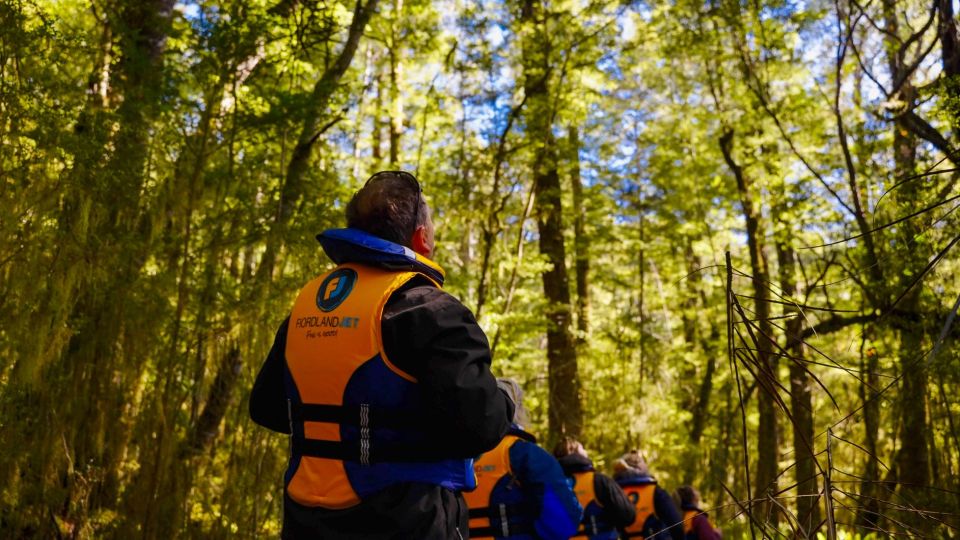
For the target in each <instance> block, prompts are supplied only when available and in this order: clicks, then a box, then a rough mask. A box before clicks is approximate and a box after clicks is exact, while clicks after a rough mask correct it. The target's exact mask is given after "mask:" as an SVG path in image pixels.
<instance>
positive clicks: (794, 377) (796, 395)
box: [777, 231, 820, 538]
mask: <svg viewBox="0 0 960 540" xmlns="http://www.w3.org/2000/svg"><path fill="white" fill-rule="evenodd" d="M782 232H784V233H786V232H787V231H782ZM786 236H787V235H786V234H784V235H782V237H786ZM777 260H778V262H779V266H780V288H781V289H782V290H783V294H784V296H786V297H788V298H790V299H792V300H794V301H796V302H797V303H798V304H799V303H801V302H800V298H801V291H800V287H798V286H797V279H796V275H797V274H796V272H797V268H796V267H797V254H796V252H795V251H794V249H793V246H791V245H790V243H789V240H781V241H779V242H778V243H777ZM783 314H784V316H788V317H789V318H788V319H787V320H786V337H787V341H786V343H787V346H786V347H785V348H786V350H787V352H788V353H789V354H790V355H791V356H792V357H793V358H791V359H790V361H789V364H790V414H791V416H793V455H794V459H795V465H794V476H795V478H796V484H797V521H798V522H799V525H800V527H801V530H800V531H798V533H799V535H800V536H799V537H801V538H810V537H813V536H814V531H815V530H816V528H817V527H818V526H819V524H820V506H819V504H818V502H819V501H818V499H817V493H818V488H817V468H816V461H815V460H816V457H815V454H816V452H814V447H813V443H814V439H813V399H812V394H811V389H810V385H811V384H813V382H812V381H811V379H810V375H809V374H808V373H807V370H806V366H805V365H804V362H805V361H806V358H805V354H806V351H805V347H804V344H803V339H802V338H801V337H800V336H801V334H802V333H803V320H804V319H803V316H802V315H801V314H800V308H798V307H797V306H796V305H793V304H789V303H785V304H784V306H783Z"/></svg>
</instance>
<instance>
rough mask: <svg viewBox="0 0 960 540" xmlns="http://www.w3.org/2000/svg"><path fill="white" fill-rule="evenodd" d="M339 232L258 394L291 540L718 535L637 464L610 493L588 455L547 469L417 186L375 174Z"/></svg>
mask: <svg viewBox="0 0 960 540" xmlns="http://www.w3.org/2000/svg"><path fill="white" fill-rule="evenodd" d="M344 217H345V218H346V225H347V226H346V228H342V229H336V228H335V229H327V230H325V231H323V232H321V233H320V234H319V235H317V240H318V241H319V242H320V245H321V247H322V248H323V251H324V252H325V253H326V255H327V257H328V258H329V259H330V260H331V261H332V262H333V263H335V264H336V267H334V268H332V269H330V270H328V271H326V272H324V273H322V274H320V275H318V276H317V277H315V278H314V279H312V280H310V281H309V282H307V284H306V285H304V287H303V288H302V289H301V290H300V293H299V294H298V295H297V297H296V300H295V301H294V303H293V307H292V308H291V310H290V312H289V315H288V316H287V317H286V318H285V319H284V320H283V322H282V323H280V326H279V328H278V329H277V333H276V337H275V338H274V342H273V346H272V347H271V349H270V351H269V353H268V354H267V357H266V358H265V359H264V362H263V366H262V367H261V368H260V372H259V373H258V374H257V378H256V380H255V381H254V384H253V388H252V389H251V392H250V402H249V405H250V418H251V419H252V420H253V421H254V422H256V423H257V424H259V425H261V426H263V427H265V428H267V429H269V430H271V431H274V432H277V433H282V434H284V435H286V436H287V437H288V439H289V446H288V451H287V470H286V474H284V477H283V521H282V523H281V530H280V537H281V538H282V539H284V540H317V539H324V540H326V539H333V540H464V538H465V537H467V536H468V535H470V536H472V537H473V538H503V539H509V540H520V539H535V538H540V539H545V540H553V539H560V538H563V539H566V538H590V539H612V538H616V537H617V536H620V537H626V538H661V539H666V538H673V539H679V538H683V536H684V534H686V535H687V537H688V538H693V539H704V538H706V539H715V538H717V537H718V535H717V534H716V532H715V531H714V530H713V528H712V527H711V526H710V525H709V522H708V520H707V518H706V515H705V514H704V513H703V512H701V511H700V510H699V508H698V507H697V501H696V497H695V496H694V495H695V492H694V491H692V490H686V491H685V490H681V491H680V494H681V496H684V494H687V495H686V496H687V498H686V499H684V501H686V502H682V505H681V508H682V509H683V510H684V516H683V518H682V519H681V517H680V515H679V512H678V511H677V510H676V507H675V505H674V504H673V502H672V501H671V500H670V497H669V496H668V495H667V493H666V492H665V491H664V490H663V489H661V488H660V487H658V486H657V485H656V481H655V480H654V479H653V478H652V477H651V476H650V473H649V470H647V467H646V464H645V463H643V460H642V459H641V458H640V455H639V454H637V453H635V452H633V453H630V454H627V455H625V456H624V457H623V459H621V460H620V461H618V462H617V468H616V471H615V473H614V477H613V479H610V478H609V477H607V476H605V475H604V474H602V473H600V472H598V471H596V470H594V468H593V464H592V463H591V462H590V459H589V457H588V456H587V453H586V451H585V450H584V449H583V446H582V445H580V443H578V442H577V441H574V440H569V439H567V440H564V441H561V443H560V445H558V446H557V448H556V449H555V452H554V455H553V456H551V455H550V454H549V453H547V452H546V451H545V450H543V449H542V448H541V447H539V446H537V444H536V439H535V438H534V437H533V436H532V435H530V434H529V433H526V432H525V431H523V426H524V425H526V423H527V421H526V415H525V413H524V410H523V394H522V392H521V391H520V387H519V386H518V385H517V384H516V382H514V381H510V380H500V381H498V380H497V379H496V378H495V377H494V376H493V373H492V372H491V362H492V358H491V356H492V355H491V351H490V345H489V342H488V341H487V338H486V335H485V334H484V333H483V330H482V329H481V328H480V325H479V324H478V323H477V320H476V318H475V317H474V316H473V313H471V312H470V310H469V309H468V308H467V307H466V306H464V305H463V303H462V302H460V300H459V299H457V298H456V297H455V296H453V295H451V294H449V293H447V292H445V291H444V290H443V285H444V281H445V277H446V274H445V272H444V270H443V268H442V267H441V266H440V265H438V264H437V263H436V262H434V261H433V260H432V258H431V257H432V256H433V252H434V249H435V248H436V241H435V229H434V224H433V218H432V213H431V210H430V207H429V206H428V205H427V203H426V200H425V198H424V194H423V189H422V187H421V185H420V182H419V181H418V180H417V178H416V177H415V176H414V175H412V174H410V173H409V172H406V171H380V172H377V173H375V174H374V175H372V176H371V177H370V178H369V179H368V180H367V181H366V183H364V185H363V187H362V188H361V189H360V190H358V191H357V192H356V193H354V195H353V197H352V198H351V199H350V201H349V202H348V203H347V205H346V211H345V216H344ZM478 456H479V458H478ZM711 535H712V536H711Z"/></svg>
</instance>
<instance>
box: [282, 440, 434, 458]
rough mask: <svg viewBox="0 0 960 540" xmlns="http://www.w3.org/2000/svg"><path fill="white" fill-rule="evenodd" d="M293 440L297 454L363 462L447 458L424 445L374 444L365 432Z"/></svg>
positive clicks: (294, 450) (292, 443)
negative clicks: (354, 435)
mask: <svg viewBox="0 0 960 540" xmlns="http://www.w3.org/2000/svg"><path fill="white" fill-rule="evenodd" d="M290 442H291V445H292V447H293V448H292V449H293V452H294V454H298V455H301V456H308V457H317V458H326V459H336V460H340V461H356V462H359V463H363V464H364V465H368V464H370V463H391V462H392V463H396V462H406V463H420V462H433V461H438V460H441V459H444V456H440V455H435V453H433V452H429V451H428V450H425V449H424V447H423V445H413V444H403V443H386V442H381V443H377V444H376V446H371V445H370V439H369V437H363V436H362V435H361V438H360V440H357V441H325V440H320V439H307V438H305V437H301V436H299V435H293V436H291V437H290Z"/></svg>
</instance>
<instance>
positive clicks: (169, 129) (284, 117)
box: [0, 0, 960, 539]
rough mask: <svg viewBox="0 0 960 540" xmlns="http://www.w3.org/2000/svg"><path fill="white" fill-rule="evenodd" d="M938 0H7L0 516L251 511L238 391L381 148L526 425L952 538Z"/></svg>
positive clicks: (1, 64) (953, 348)
mask: <svg viewBox="0 0 960 540" xmlns="http://www.w3.org/2000/svg"><path fill="white" fill-rule="evenodd" d="M958 9H960V5H958V4H957V2H954V1H953V0H674V1H661V0H511V1H509V2H499V1H498V0H437V1H427V0H323V1H318V0H0V186H2V188H0V537H3V538H72V539H86V538H143V539H157V538H164V539H165V538H175V537H180V538H255V537H256V538H276V537H277V536H278V533H279V528H280V523H281V517H280V515H281V509H282V488H283V470H284V468H285V465H286V459H287V454H288V442H287V439H286V438H285V437H283V436H281V435H278V434H275V433H272V432H269V431H268V430H265V429H262V428H260V427H258V426H256V425H255V424H254V423H253V422H252V421H251V420H250V418H249V415H248V409H247V401H248V397H249V394H250V388H251V386H252V384H253V380H254V378H255V377H256V374H257V372H258V370H259V368H260V366H261V365H262V363H263V359H264V357H265V356H266V354H267V352H268V350H269V348H270V346H271V343H272V342H273V338H274V333H275V332H276V330H277V327H278V326H279V325H280V323H281V322H282V321H283V320H284V318H285V317H286V316H287V314H288V313H289V311H290V307H291V305H292V302H293V300H294V298H295V297H296V294H297V292H298V290H299V288H300V287H301V286H302V285H303V284H304V283H306V282H307V281H308V280H310V279H312V278H313V277H315V276H317V275H319V274H320V273H322V272H324V271H326V270H327V269H329V268H331V266H332V263H331V262H330V261H329V260H327V259H326V257H325V256H324V255H323V252H322V251H321V250H320V248H319V246H318V244H317V242H316V240H315V239H314V236H315V235H316V234H317V233H319V232H320V231H322V230H324V229H326V228H330V227H341V226H344V217H343V216H344V207H345V205H346V202H347V201H348V200H349V198H350V196H351V195H352V194H353V193H354V192H355V191H356V190H357V189H359V187H360V186H361V185H362V184H363V182H364V180H365V179H366V178H367V177H368V176H370V175H371V174H372V173H373V172H376V171H378V170H382V169H402V170H406V171H409V172H412V173H415V174H416V175H417V177H418V178H419V181H420V183H421V185H422V186H423V196H424V198H425V199H426V200H427V202H428V203H429V204H430V206H431V207H432V209H433V211H434V221H435V222H436V224H437V231H436V235H437V236H436V240H437V254H436V257H435V260H436V262H437V263H438V264H440V265H441V266H442V267H443V268H444V269H445V270H446V273H447V280H446V285H445V289H446V290H447V291H448V292H450V293H451V294H453V295H455V296H456V297H458V298H459V299H460V300H461V301H462V302H463V303H464V304H465V305H467V306H468V307H469V308H470V309H471V310H472V311H473V312H474V313H475V315H476V316H477V319H478V320H479V322H480V324H481V326H482V327H483V328H484V330H485V332H486V334H487V337H488V339H489V342H490V346H491V349H492V351H493V370H494V373H495V374H497V375H502V376H509V377H513V378H515V379H516V380H517V381H519V382H520V384H521V385H522V387H523V389H524V390H525V392H526V394H527V398H526V405H527V407H528V408H529V410H530V412H531V425H530V426H528V429H529V431H531V432H532V433H534V434H536V435H537V436H538V437H539V438H540V439H541V441H543V444H544V445H545V447H547V448H549V447H550V444H552V443H553V442H555V441H557V440H558V438H559V437H561V436H563V435H569V436H575V437H578V438H579V439H580V440H581V441H583V443H584V445H585V446H586V448H587V449H588V450H589V452H590V453H591V456H592V457H593V459H594V460H595V462H596V464H597V468H598V470H608V469H609V467H610V466H611V464H612V462H613V460H614V459H615V458H616V457H617V456H619V455H621V454H622V453H623V452H625V451H627V450H630V449H639V450H640V451H641V452H642V453H643V455H645V456H646V458H647V460H648V461H649V463H650V465H651V469H652V470H653V472H654V474H655V475H656V476H657V478H658V480H659V482H660V484H661V485H663V486H665V487H667V488H668V489H673V488H675V487H677V486H679V485H681V484H692V485H694V486H696V487H697V488H698V489H699V490H700V491H701V493H702V495H703V501H704V507H705V508H706V509H707V510H708V511H709V512H710V514H711V519H712V520H713V521H714V523H716V524H717V525H718V526H719V527H720V528H721V529H722V530H723V532H724V537H725V538H753V539H756V538H814V537H818V536H819V537H820V538H827V539H835V538H864V539H865V538H886V537H911V538H956V537H960V426H958V422H960V341H958V340H957V339H956V338H957V337H958V336H960V324H955V318H956V315H957V311H958V307H960V296H958V294H960V278H958V277H957V276H956V275H955V274H954V272H955V271H957V270H958V269H960V259H958V253H960V252H958V251H956V250H955V249H954V248H955V245H956V244H957V243H958V242H960V216H958V215H957V214H955V213H954V212H955V210H957V208H958V207H960V201H958V199H960V188H958V185H957V184H958V182H957V181H958V179H960V168H958V165H960V130H958V128H960V29H958V26H960V20H958V17H957V11H958Z"/></svg>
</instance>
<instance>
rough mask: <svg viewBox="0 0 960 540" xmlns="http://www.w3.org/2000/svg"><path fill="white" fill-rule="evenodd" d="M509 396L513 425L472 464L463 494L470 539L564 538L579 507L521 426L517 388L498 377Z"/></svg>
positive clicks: (554, 467) (550, 461)
mask: <svg viewBox="0 0 960 540" xmlns="http://www.w3.org/2000/svg"><path fill="white" fill-rule="evenodd" d="M497 383H498V385H499V386H500V388H501V389H502V390H503V391H504V393H506V394H507V395H508V396H510V398H511V399H512V401H513V403H514V405H515V408H514V416H513V426H512V427H511V428H510V431H509V432H508V433H507V436H506V437H504V438H503V440H502V441H500V444H499V445H497V447H496V448H494V449H493V450H491V451H489V452H487V453H485V454H483V455H482V456H480V457H479V458H478V459H477V460H476V461H475V462H474V466H473V467H474V470H475V471H476V473H477V489H476V490H474V491H472V492H470V493H465V494H464V499H466V501H467V506H468V507H469V508H470V538H471V540H473V539H478V538H480V539H482V538H497V539H509V540H526V539H542V540H567V539H568V538H570V536H571V535H573V534H574V533H575V532H576V530H577V524H578V523H579V522H580V514H581V510H582V509H581V508H580V504H579V503H578V502H577V498H576V496H575V495H574V494H573V491H571V489H570V486H569V485H568V484H567V480H566V477H564V475H563V470H561V469H560V465H559V464H558V463H557V461H556V460H555V459H553V457H552V456H551V455H550V454H548V453H547V452H546V451H545V450H544V449H542V448H540V447H539V446H537V441H536V438H534V436H533V435H531V434H529V433H527V432H526V431H524V430H523V427H522V426H523V425H524V424H525V423H526V421H527V412H526V409H525V408H524V407H523V390H522V389H521V388H520V385H519V384H517V382H516V381H514V380H513V379H498V381H497Z"/></svg>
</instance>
